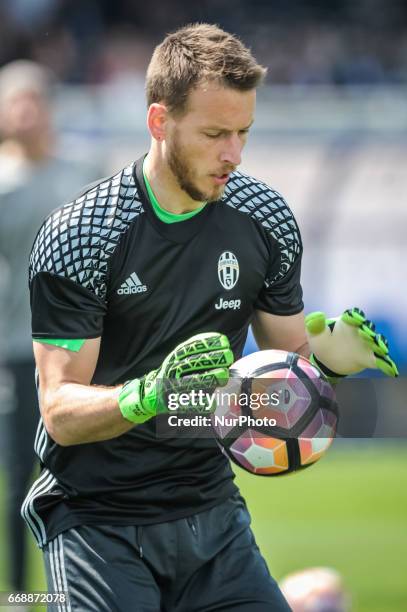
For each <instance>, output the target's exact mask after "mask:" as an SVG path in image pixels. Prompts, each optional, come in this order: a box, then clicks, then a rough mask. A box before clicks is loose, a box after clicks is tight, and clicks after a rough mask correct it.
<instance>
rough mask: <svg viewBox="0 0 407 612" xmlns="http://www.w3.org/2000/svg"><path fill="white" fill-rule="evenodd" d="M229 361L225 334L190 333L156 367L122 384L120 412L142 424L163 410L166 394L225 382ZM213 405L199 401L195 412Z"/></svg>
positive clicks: (164, 408) (210, 387)
mask: <svg viewBox="0 0 407 612" xmlns="http://www.w3.org/2000/svg"><path fill="white" fill-rule="evenodd" d="M232 363H233V353H232V351H231V349H230V345H229V340H228V339H227V337H226V336H224V335H222V334H218V333H216V332H207V333H203V334H198V335H197V336H193V337H192V338H190V339H189V340H186V341H185V342H181V344H179V345H178V346H177V347H176V348H175V349H174V350H173V351H171V353H170V354H169V355H168V356H167V357H166V359H165V360H164V361H163V363H162V365H161V367H160V368H158V370H153V371H152V372H149V373H148V374H146V375H145V376H143V377H142V378H136V379H134V380H130V381H129V382H127V383H125V384H124V385H123V388H122V391H121V393H120V396H119V407H120V410H121V413H122V415H123V416H124V418H125V419H127V420H129V421H132V422H133V423H144V421H147V420H148V419H150V418H151V417H153V416H156V415H157V414H160V413H165V412H167V402H168V396H169V394H170V393H177V394H180V393H190V392H191V391H193V390H195V391H199V390H201V389H202V390H204V391H205V392H208V393H211V392H213V391H214V390H215V389H216V387H223V386H224V385H226V384H227V382H228V380H229V366H231V365H232ZM213 408H214V406H213V405H212V406H211V405H210V403H208V404H206V405H202V404H200V405H199V407H196V406H195V411H197V410H198V411H202V410H205V409H206V410H212V409H213ZM187 409H188V408H187ZM189 409H192V407H191V408H189Z"/></svg>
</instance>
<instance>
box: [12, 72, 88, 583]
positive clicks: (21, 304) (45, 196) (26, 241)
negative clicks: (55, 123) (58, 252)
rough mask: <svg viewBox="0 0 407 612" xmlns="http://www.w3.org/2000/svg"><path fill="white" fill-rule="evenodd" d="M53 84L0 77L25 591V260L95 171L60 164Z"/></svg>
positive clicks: (15, 569)
mask: <svg viewBox="0 0 407 612" xmlns="http://www.w3.org/2000/svg"><path fill="white" fill-rule="evenodd" d="M50 95H51V78H50V75H49V74H48V71H47V70H46V69H45V68H43V67H42V66H40V65H38V64H35V63H34V62H30V61H25V60H18V61H15V62H11V63H10V64H8V65H6V66H4V67H3V68H2V69H1V70H0V133H1V137H2V142H1V144H0V215H1V222H0V262H1V263H0V276H1V279H2V282H1V283H0V302H1V304H0V306H1V307H0V329H1V340H0V344H1V346H0V359H1V361H2V362H3V364H4V367H5V373H6V375H7V376H8V379H9V380H10V382H9V383H8V385H7V386H8V388H9V389H11V390H12V397H11V400H10V402H7V405H6V406H4V404H3V406H2V411H4V414H3V417H2V426H1V431H2V435H3V437H4V442H3V444H2V445H1V447H2V448H3V449H4V451H5V452H4V454H5V457H4V458H5V466H6V472H7V497H6V500H7V512H6V515H7V537H8V540H9V547H8V550H9V559H10V565H9V566H10V586H11V588H13V589H14V590H21V589H23V588H24V586H25V583H24V568H25V542H24V540H25V536H26V530H25V529H24V523H23V522H22V520H21V516H20V508H21V504H22V502H23V500H24V497H25V495H26V493H27V487H28V483H29V479H30V476H31V474H32V471H33V461H34V455H33V451H32V444H33V441H34V435H35V428H36V425H37V420H38V418H37V410H36V409H35V407H36V405H37V393H36V389H35V383H34V360H33V354H32V342H31V340H30V308H29V304H28V300H27V260H28V256H29V253H30V249H31V247H32V244H33V241H34V238H35V235H36V232H37V230H38V226H39V225H40V224H41V223H42V221H43V219H44V216H45V215H47V214H48V213H49V212H50V211H51V210H52V209H53V208H55V206H56V203H57V202H58V203H60V202H61V201H64V200H67V199H68V198H69V197H72V195H73V194H75V193H76V192H78V190H79V188H80V187H82V186H83V184H84V182H85V181H86V182H89V181H91V180H94V179H95V178H96V176H98V175H99V176H100V174H99V173H98V174H96V172H95V169H94V168H93V167H91V166H89V165H87V164H81V165H80V164H79V163H77V162H73V161H72V160H68V159H65V158H62V157H60V156H59V155H57V154H56V151H55V148H56V146H55V135H54V129H53V127H52V122H51V112H50Z"/></svg>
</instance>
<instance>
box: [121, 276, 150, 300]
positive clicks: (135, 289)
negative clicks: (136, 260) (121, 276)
mask: <svg viewBox="0 0 407 612" xmlns="http://www.w3.org/2000/svg"><path fill="white" fill-rule="evenodd" d="M146 291H147V285H143V283H142V282H141V280H140V279H139V277H138V276H137V274H136V273H135V272H133V273H132V274H130V276H129V278H127V279H126V280H125V281H124V283H122V285H121V287H120V289H118V290H117V293H118V295H131V294H133V293H145V292H146Z"/></svg>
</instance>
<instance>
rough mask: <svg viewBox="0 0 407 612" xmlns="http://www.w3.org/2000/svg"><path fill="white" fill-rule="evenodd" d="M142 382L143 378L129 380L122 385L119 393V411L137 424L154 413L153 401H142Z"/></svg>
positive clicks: (146, 419)
mask: <svg viewBox="0 0 407 612" xmlns="http://www.w3.org/2000/svg"><path fill="white" fill-rule="evenodd" d="M144 382H145V381H144V378H135V379H134V380H129V381H128V382H127V383H125V384H124V385H123V388H122V390H121V392H120V395H119V408H120V412H121V413H122V415H123V417H124V418H125V419H127V421H131V422H132V423H136V424H137V425H139V424H141V423H144V422H145V421H148V419H151V417H153V416H155V415H156V410H155V408H154V405H153V403H152V402H151V401H147V402H145V401H143V395H144Z"/></svg>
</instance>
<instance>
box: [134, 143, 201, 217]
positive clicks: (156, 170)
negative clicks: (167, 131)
mask: <svg viewBox="0 0 407 612" xmlns="http://www.w3.org/2000/svg"><path fill="white" fill-rule="evenodd" d="M164 153H165V143H157V142H156V141H153V142H152V144H151V148H150V151H149V152H148V155H147V157H146V159H145V160H144V172H145V174H146V176H147V179H148V182H149V183H150V186H151V189H152V190H153V192H154V195H155V197H156V198H157V200H158V202H159V203H160V206H161V208H163V209H164V210H167V211H168V212H170V213H173V214H176V215H182V214H184V213H187V212H192V211H193V210H197V209H198V208H201V207H202V206H203V204H204V203H205V202H198V201H197V200H193V199H192V198H191V197H190V196H189V195H188V194H187V192H186V191H184V190H183V189H181V187H180V186H179V184H178V181H177V179H176V177H175V176H174V174H173V173H172V171H171V169H170V167H169V166H168V163H167V161H166V159H165V155H164Z"/></svg>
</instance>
